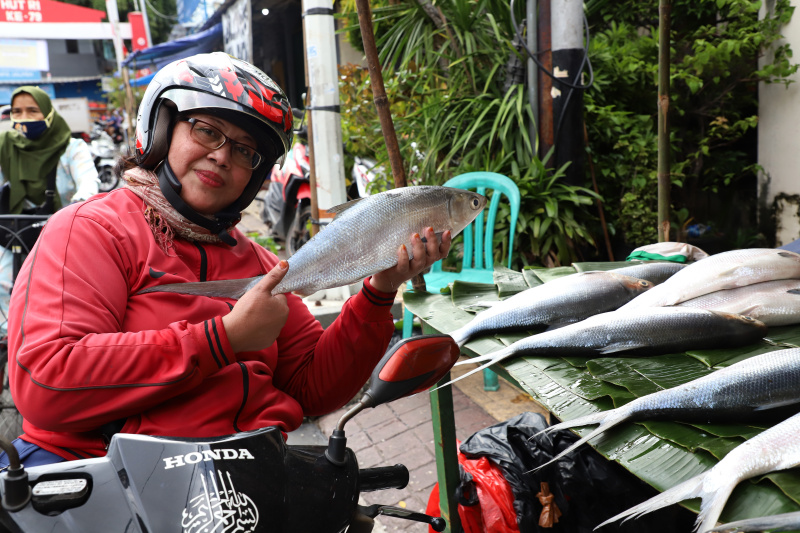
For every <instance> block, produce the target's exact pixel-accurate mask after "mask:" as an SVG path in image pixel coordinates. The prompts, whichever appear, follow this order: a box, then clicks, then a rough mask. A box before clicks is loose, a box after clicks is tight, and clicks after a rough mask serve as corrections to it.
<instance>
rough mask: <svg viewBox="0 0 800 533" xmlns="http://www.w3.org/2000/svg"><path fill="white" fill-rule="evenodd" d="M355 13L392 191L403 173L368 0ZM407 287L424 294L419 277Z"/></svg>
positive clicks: (359, 0)
mask: <svg viewBox="0 0 800 533" xmlns="http://www.w3.org/2000/svg"><path fill="white" fill-rule="evenodd" d="M356 11H357V12H358V25H359V27H360V28H361V41H362V42H363V43H364V53H365V54H366V56H367V67H368V68H369V81H370V85H371V87H372V100H373V102H375V109H376V110H377V112H378V118H379V119H380V123H381V131H382V132H383V141H384V142H385V143H386V151H387V152H388V154H389V164H390V165H391V167H392V177H393V178H394V186H395V188H398V187H405V186H406V171H405V168H403V159H402V157H401V156H400V146H399V145H398V144H397V133H396V132H395V130H394V123H393V122H392V111H391V109H389V99H388V98H387V97H386V87H385V86H384V84H383V73H382V72H381V65H380V61H379V60H378V48H377V46H376V45H375V34H374V32H373V30H372V10H371V9H370V7H369V0H356ZM411 286H412V287H413V288H414V290H415V291H424V290H425V289H426V287H425V278H423V277H422V274H419V275H417V276H414V278H413V279H412V280H411Z"/></svg>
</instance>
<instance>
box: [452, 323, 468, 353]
mask: <svg viewBox="0 0 800 533" xmlns="http://www.w3.org/2000/svg"><path fill="white" fill-rule="evenodd" d="M448 335H450V336H451V337H452V338H453V340H454V341H455V342H456V344H458V347H459V348H461V347H462V346H464V345H465V344H466V343H467V341H468V340H469V337H470V335H469V332H468V331H467V330H466V326H463V327H460V328H458V329H457V330H454V331H451V332H450V333H448Z"/></svg>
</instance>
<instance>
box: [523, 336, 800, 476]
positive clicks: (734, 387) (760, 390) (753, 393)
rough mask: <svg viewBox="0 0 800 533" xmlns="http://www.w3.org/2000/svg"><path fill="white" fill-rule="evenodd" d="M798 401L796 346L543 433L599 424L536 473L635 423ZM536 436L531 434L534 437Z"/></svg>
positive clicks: (731, 414)
mask: <svg viewBox="0 0 800 533" xmlns="http://www.w3.org/2000/svg"><path fill="white" fill-rule="evenodd" d="M798 403H800V348H787V349H785V350H776V351H772V352H766V353H763V354H760V355H756V356H753V357H750V358H748V359H745V360H743V361H739V362H738V363H735V364H733V365H731V366H728V367H725V368H721V369H719V370H716V371H714V372H712V373H711V374H708V375H705V376H703V377H700V378H697V379H694V380H692V381H689V382H687V383H684V384H683V385H678V386H676V387H672V388H670V389H665V390H660V391H658V392H654V393H652V394H647V395H645V396H642V397H640V398H636V399H635V400H633V401H631V402H629V403H627V404H625V405H623V406H621V407H618V408H616V409H611V410H608V411H601V412H597V413H592V414H590V415H586V416H582V417H578V418H575V419H573V420H568V421H566V422H561V423H559V424H555V425H553V426H550V427H549V428H547V429H545V430H544V431H542V433H549V432H551V431H558V430H562V429H567V428H574V427H581V426H588V425H594V424H599V425H598V427H597V428H596V429H594V431H591V432H590V433H589V434H587V435H585V436H584V437H582V438H581V439H580V440H578V441H576V442H575V443H573V444H572V445H571V446H570V447H569V448H567V449H565V450H564V451H562V452H561V453H560V454H558V455H557V456H556V457H554V458H553V459H551V460H550V461H548V462H547V463H545V464H543V465H541V466H539V467H537V468H536V470H538V469H540V468H543V467H544V466H546V465H548V464H550V463H552V462H553V461H557V460H558V459H560V458H561V457H563V456H565V455H567V454H568V453H570V452H572V451H573V450H575V449H576V448H578V447H579V446H581V445H582V444H584V443H586V442H588V441H589V440H590V439H592V438H594V437H595V436H597V435H599V434H601V433H603V432H605V431H607V430H608V429H611V428H612V427H614V426H616V425H618V424H621V423H623V422H632V421H636V420H664V419H667V420H682V421H693V420H699V421H720V420H741V419H742V418H745V417H747V416H748V415H752V414H753V413H763V412H765V411H768V410H770V409H777V408H780V407H785V406H788V405H796V404H798ZM534 437H535V435H534Z"/></svg>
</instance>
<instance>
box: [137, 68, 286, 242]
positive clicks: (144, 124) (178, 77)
mask: <svg viewBox="0 0 800 533" xmlns="http://www.w3.org/2000/svg"><path fill="white" fill-rule="evenodd" d="M192 111H202V112H203V113H207V114H210V115H214V116H217V117H219V118H221V119H224V120H227V121H229V122H232V123H234V124H236V125H238V126H239V127H241V128H243V129H245V130H247V132H248V133H249V134H251V135H253V137H255V139H256V142H257V143H258V151H259V152H260V153H261V154H262V155H263V156H264V160H263V161H262V162H261V164H259V166H258V167H257V168H256V169H254V170H253V174H252V177H251V178H250V182H249V183H248V185H247V187H245V190H244V192H243V193H242V195H241V196H240V197H239V198H238V199H237V200H236V201H235V202H233V204H231V205H230V206H228V207H226V208H225V209H223V210H222V211H220V212H219V213H216V214H215V217H214V218H215V220H210V219H209V218H207V217H204V216H202V215H200V214H199V213H197V212H196V211H194V210H193V209H192V208H191V207H189V206H188V205H187V204H185V203H184V202H183V201H182V200H181V199H180V183H179V182H178V180H177V179H176V178H175V176H174V175H173V174H172V171H171V169H170V168H169V164H168V163H167V161H166V157H167V152H168V150H169V141H170V134H171V132H172V126H173V125H174V123H175V118H176V117H177V116H178V114H179V113H187V112H192ZM291 143H292V109H291V106H290V104H289V100H288V99H287V98H286V95H285V94H284V92H283V90H282V89H281V88H280V87H279V86H278V85H277V84H276V83H275V82H274V81H272V79H270V78H269V76H267V75H266V74H265V73H264V72H262V71H261V70H259V69H257V68H256V67H254V66H253V65H251V64H249V63H247V62H245V61H241V60H239V59H236V58H234V57H231V56H229V55H228V54H225V53H222V52H214V53H210V54H198V55H194V56H191V57H187V58H185V59H180V60H178V61H174V62H172V63H170V64H168V65H167V66H165V67H164V68H162V69H161V70H159V71H158V72H157V73H156V75H155V76H154V77H153V79H152V80H151V81H150V84H149V85H148V86H147V90H146V91H145V93H144V97H143V98H142V103H141V104H140V106H139V112H138V115H137V117H136V146H135V157H136V162H137V164H138V165H139V166H140V167H142V168H145V169H148V170H154V169H155V170H156V172H157V173H158V175H159V184H160V186H161V190H162V192H163V193H164V196H165V197H166V198H167V200H169V201H170V203H171V204H172V205H173V206H174V207H175V208H176V209H177V210H178V211H179V212H180V213H181V214H182V215H184V216H185V217H186V218H188V219H189V220H191V221H192V222H195V223H197V224H199V225H201V226H203V227H205V228H207V229H209V230H210V231H212V232H213V233H216V234H219V235H220V237H221V238H222V240H223V241H225V242H228V243H229V244H231V241H232V243H233V244H235V242H236V241H235V240H233V239H232V238H231V237H230V236H229V235H228V234H227V229H228V228H230V226H232V225H233V224H234V223H236V222H237V221H238V220H239V217H240V216H241V215H240V214H241V212H242V211H243V210H244V209H245V208H246V207H247V206H248V205H250V203H251V202H252V201H253V199H255V197H256V194H257V193H258V191H259V189H261V185H262V184H263V183H264V180H265V179H266V177H267V175H268V174H269V171H270V170H271V169H272V166H273V165H274V164H275V163H276V162H278V161H279V160H281V159H282V158H283V157H284V156H285V155H286V152H287V151H288V150H289V148H290V147H291ZM162 163H163V164H162ZM226 237H227V239H226Z"/></svg>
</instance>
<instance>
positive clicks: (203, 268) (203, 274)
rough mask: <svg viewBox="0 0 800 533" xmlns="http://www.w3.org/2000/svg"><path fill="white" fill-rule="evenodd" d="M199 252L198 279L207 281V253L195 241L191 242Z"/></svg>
mask: <svg viewBox="0 0 800 533" xmlns="http://www.w3.org/2000/svg"><path fill="white" fill-rule="evenodd" d="M193 244H194V245H195V246H196V247H197V250H198V251H199V252H200V281H207V279H208V255H207V254H206V249H205V248H203V246H202V245H200V244H199V243H197V242H193Z"/></svg>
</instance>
